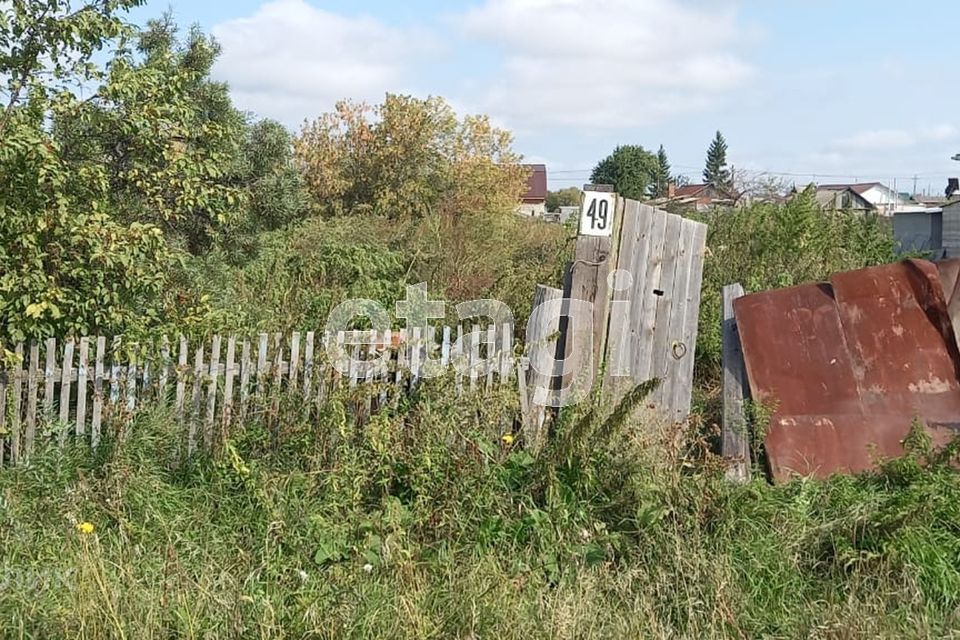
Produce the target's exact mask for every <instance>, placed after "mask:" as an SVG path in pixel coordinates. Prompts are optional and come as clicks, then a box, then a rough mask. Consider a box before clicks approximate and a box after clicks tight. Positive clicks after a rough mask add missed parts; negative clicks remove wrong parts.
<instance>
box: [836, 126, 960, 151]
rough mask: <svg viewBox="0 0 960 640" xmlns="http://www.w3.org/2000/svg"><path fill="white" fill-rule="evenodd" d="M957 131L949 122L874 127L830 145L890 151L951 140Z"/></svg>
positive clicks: (845, 149)
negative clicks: (895, 127)
mask: <svg viewBox="0 0 960 640" xmlns="http://www.w3.org/2000/svg"><path fill="white" fill-rule="evenodd" d="M958 133H960V131H958V130H957V128H956V127H954V126H953V125H950V124H941V125H935V126H924V127H917V128H914V129H876V130H872V131H861V132H860V133H857V134H854V135H852V136H850V137H847V138H841V139H839V140H835V141H834V142H833V144H831V145H830V147H831V148H832V149H837V150H841V151H892V150H896V149H908V148H910V147H915V146H917V145H920V144H923V143H925V142H944V141H947V140H953V139H954V138H956V137H957V135H958Z"/></svg>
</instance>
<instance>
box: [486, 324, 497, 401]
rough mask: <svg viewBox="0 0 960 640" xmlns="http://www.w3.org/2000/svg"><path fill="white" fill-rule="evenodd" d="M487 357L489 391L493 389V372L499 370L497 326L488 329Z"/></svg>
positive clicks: (493, 325) (492, 325)
mask: <svg viewBox="0 0 960 640" xmlns="http://www.w3.org/2000/svg"><path fill="white" fill-rule="evenodd" d="M486 340H487V357H486V361H485V365H484V366H485V367H486V369H487V387H486V388H487V391H490V390H491V389H493V372H494V370H495V369H498V368H499V367H498V366H497V357H496V354H497V325H496V324H491V325H490V326H489V327H487V336H486Z"/></svg>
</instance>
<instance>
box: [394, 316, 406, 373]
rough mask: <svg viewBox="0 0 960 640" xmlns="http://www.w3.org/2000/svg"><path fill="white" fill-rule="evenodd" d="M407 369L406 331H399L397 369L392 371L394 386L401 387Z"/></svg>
mask: <svg viewBox="0 0 960 640" xmlns="http://www.w3.org/2000/svg"><path fill="white" fill-rule="evenodd" d="M406 369H407V330H406V329H400V344H398V345H397V369H396V371H394V384H396V385H397V387H398V388H399V387H401V386H402V383H403V377H404V375H406Z"/></svg>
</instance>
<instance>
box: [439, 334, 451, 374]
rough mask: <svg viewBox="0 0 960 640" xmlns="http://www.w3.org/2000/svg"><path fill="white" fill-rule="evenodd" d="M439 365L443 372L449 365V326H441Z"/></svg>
mask: <svg viewBox="0 0 960 640" xmlns="http://www.w3.org/2000/svg"><path fill="white" fill-rule="evenodd" d="M440 366H441V367H442V368H443V371H444V373H446V371H447V367H449V366H450V327H447V326H445V327H444V328H443V342H442V343H441V345H440Z"/></svg>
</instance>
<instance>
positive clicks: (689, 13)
mask: <svg viewBox="0 0 960 640" xmlns="http://www.w3.org/2000/svg"><path fill="white" fill-rule="evenodd" d="M168 8H169V9H171V10H172V11H173V13H174V15H175V17H176V18H177V20H178V21H179V22H180V23H181V24H183V25H184V26H186V25H189V24H191V23H198V24H200V25H201V26H202V27H203V28H204V29H205V30H206V31H208V32H212V33H214V34H215V35H216V37H217V38H218V39H219V40H220V41H221V44H222V45H223V47H224V53H223V56H222V59H221V60H220V62H219V63H218V65H217V67H216V70H215V74H216V75H217V76H218V78H220V79H223V80H226V81H227V82H229V83H230V86H231V89H232V92H233V96H234V100H235V102H236V104H237V105H238V106H239V107H241V108H243V109H248V110H251V111H253V112H255V113H257V114H258V115H260V116H264V117H271V118H275V119H278V120H280V121H281V122H284V123H285V124H286V125H288V126H289V127H290V128H291V129H294V130H296V129H297V128H299V125H300V123H302V121H303V120H304V119H305V118H312V117H315V116H317V115H318V114H320V113H322V112H324V111H328V110H329V109H330V108H331V107H332V106H333V104H334V102H335V101H336V100H337V99H340V98H354V99H358V100H367V101H378V100H379V99H380V98H382V97H383V94H384V93H386V92H388V91H389V92H400V93H412V94H415V95H422V96H425V95H440V96H443V97H444V98H446V99H447V100H449V101H450V102H451V103H452V104H453V105H454V106H455V107H456V108H457V109H458V110H459V111H461V112H463V113H467V112H470V113H473V112H481V113H488V114H490V115H491V116H492V117H493V118H494V120H495V121H496V122H497V123H498V124H500V125H502V126H505V127H508V128H509V129H511V130H512V131H513V132H514V133H515V137H516V140H515V147H516V149H517V150H518V151H519V152H521V153H523V154H524V156H525V157H526V158H527V159H528V160H530V161H538V162H545V163H546V164H547V165H548V168H549V171H550V177H551V186H552V187H553V188H557V187H562V186H570V185H579V184H581V183H583V182H584V181H585V180H586V179H587V178H588V175H589V169H590V168H591V167H592V166H593V165H594V164H595V163H596V162H597V161H598V160H599V159H600V158H602V157H603V156H605V155H606V154H608V153H609V152H610V151H611V150H612V148H613V147H614V146H615V145H617V144H626V143H631V144H642V145H643V146H645V147H648V148H651V149H656V148H657V147H658V146H659V145H660V144H663V145H664V146H665V147H666V149H667V152H668V154H669V156H670V159H671V161H672V163H673V165H674V169H675V171H676V172H677V173H685V174H688V175H689V176H691V177H692V178H697V177H698V176H699V172H700V169H701V167H702V164H703V158H704V155H705V150H706V147H707V145H708V143H709V141H710V139H711V137H712V136H713V133H714V132H715V131H716V130H717V129H720V130H722V131H723V133H724V135H725V136H726V138H727V141H728V143H729V146H730V152H729V159H730V161H731V162H732V164H734V165H735V166H736V167H738V168H739V169H742V170H745V171H747V174H748V175H750V176H754V177H764V176H767V175H769V176H773V177H779V178H780V179H782V180H785V181H787V182H797V183H805V182H810V181H812V180H817V181H820V182H842V181H853V180H860V181H866V180H881V181H884V182H887V183H889V184H890V185H891V186H893V185H894V184H896V186H897V188H898V189H900V190H902V191H903V190H911V189H912V188H913V183H914V176H915V175H916V176H917V184H918V185H919V188H920V190H924V189H927V190H930V191H937V192H939V191H942V189H943V187H944V186H945V184H946V178H947V177H948V176H952V175H957V174H960V163H957V162H953V161H951V160H950V158H951V156H952V155H953V154H955V153H958V152H960V38H957V37H956V25H957V24H958V23H960V3H957V2H956V0H916V1H914V2H902V1H900V0H872V1H868V0H592V1H591V0H472V1H466V0H448V1H444V2H426V1H425V0H408V1H405V2H397V1H395V0H394V1H391V0H376V1H354V2H350V1H347V0H338V1H326V0H270V1H267V2H262V1H258V0H233V1H230V2H218V1H207V2H196V1H190V2H188V1H179V0H174V1H172V2H170V1H167V0H164V1H157V2H153V1H151V2H149V3H148V4H147V6H146V7H142V8H140V9H138V10H137V11H136V13H135V14H134V19H135V20H136V21H138V22H142V21H144V20H146V19H147V18H149V17H153V16H156V15H159V14H160V13H162V12H163V11H164V10H166V9H168Z"/></svg>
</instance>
